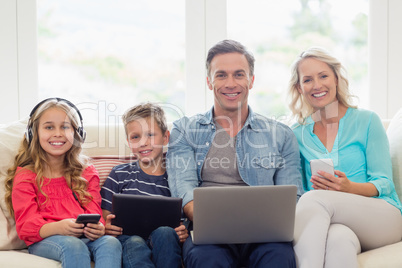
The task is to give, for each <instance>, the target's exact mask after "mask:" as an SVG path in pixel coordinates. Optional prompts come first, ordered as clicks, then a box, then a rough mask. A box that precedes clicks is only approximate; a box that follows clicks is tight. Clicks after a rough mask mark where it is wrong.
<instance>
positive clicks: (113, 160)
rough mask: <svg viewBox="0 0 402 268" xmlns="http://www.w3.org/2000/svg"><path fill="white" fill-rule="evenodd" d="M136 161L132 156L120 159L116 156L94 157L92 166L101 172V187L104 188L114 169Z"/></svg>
mask: <svg viewBox="0 0 402 268" xmlns="http://www.w3.org/2000/svg"><path fill="white" fill-rule="evenodd" d="M134 160H135V159H133V158H132V157H130V156H126V157H118V156H114V155H105V156H94V157H92V164H93V165H94V167H95V168H96V170H97V171H98V172H99V179H100V183H99V184H100V187H102V186H103V183H105V180H106V179H107V177H108V176H109V174H110V171H111V170H112V168H113V167H115V166H117V165H121V164H126V163H131V162H133V161H134Z"/></svg>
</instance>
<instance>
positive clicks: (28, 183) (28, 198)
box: [12, 166, 105, 246]
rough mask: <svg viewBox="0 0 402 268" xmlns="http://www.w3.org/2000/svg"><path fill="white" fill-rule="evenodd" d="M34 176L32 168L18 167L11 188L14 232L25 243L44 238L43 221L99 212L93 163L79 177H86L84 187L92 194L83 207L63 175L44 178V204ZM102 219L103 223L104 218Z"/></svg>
mask: <svg viewBox="0 0 402 268" xmlns="http://www.w3.org/2000/svg"><path fill="white" fill-rule="evenodd" d="M35 177H36V174H35V173H33V172H32V171H30V170H26V169H24V168H21V167H18V168H17V173H16V175H15V177H14V186H13V191H12V201H13V208H14V215H15V221H16V228H17V233H18V236H19V237H20V239H22V240H24V242H25V243H26V244H27V246H29V245H31V244H33V243H35V242H38V241H41V240H42V239H43V238H42V237H41V236H40V235H39V230H40V228H41V227H42V226H43V225H44V224H46V223H51V222H57V221H60V220H63V219H67V218H74V219H75V218H77V216H78V215H79V214H84V213H85V214H93V213H96V214H100V215H102V209H101V207H100V204H101V196H100V186H99V175H98V172H97V171H96V169H95V168H94V166H88V167H87V168H86V169H85V170H84V171H83V172H82V177H83V178H85V179H86V180H87V181H88V190H87V191H88V192H89V193H90V194H91V196H92V197H93V200H92V201H90V202H89V203H87V204H86V205H85V206H84V208H83V207H81V205H80V204H79V203H78V201H77V200H76V199H75V197H74V195H73V192H72V190H71V189H70V188H69V187H68V185H67V182H66V180H65V178H64V177H60V178H52V179H48V178H45V180H44V183H43V186H42V191H43V192H44V193H46V194H47V196H48V201H47V202H46V203H45V204H43V203H44V202H45V200H46V197H45V196H44V195H43V194H42V193H41V192H40V191H39V189H38V187H37V185H36V183H35ZM77 197H78V195H77ZM101 222H102V223H103V224H105V221H104V220H103V218H101Z"/></svg>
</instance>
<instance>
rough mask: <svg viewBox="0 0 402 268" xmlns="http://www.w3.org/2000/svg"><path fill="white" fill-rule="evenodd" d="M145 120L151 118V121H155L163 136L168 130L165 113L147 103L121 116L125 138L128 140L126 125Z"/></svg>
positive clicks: (132, 108)
mask: <svg viewBox="0 0 402 268" xmlns="http://www.w3.org/2000/svg"><path fill="white" fill-rule="evenodd" d="M146 118H152V119H153V120H155V121H156V123H157V125H158V127H159V128H160V129H161V131H162V134H165V132H166V131H167V129H168V128H167V123H166V117H165V112H164V111H163V109H162V107H160V106H159V105H157V104H154V103H150V102H147V103H141V104H139V105H136V106H133V107H131V108H130V109H128V110H127V111H126V112H125V113H124V114H123V117H122V120H123V124H124V130H125V131H126V137H127V138H128V133H127V125H128V124H129V123H130V122H132V121H136V120H139V119H146Z"/></svg>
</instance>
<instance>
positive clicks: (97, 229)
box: [84, 222, 105, 241]
mask: <svg viewBox="0 0 402 268" xmlns="http://www.w3.org/2000/svg"><path fill="white" fill-rule="evenodd" d="M104 234H105V226H104V225H103V224H102V223H101V222H98V223H87V225H86V226H85V228H84V235H85V237H86V238H88V239H89V240H91V241H94V240H96V239H98V238H99V237H101V236H103V235H104Z"/></svg>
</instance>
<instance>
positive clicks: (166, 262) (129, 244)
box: [117, 227, 182, 268]
mask: <svg viewBox="0 0 402 268" xmlns="http://www.w3.org/2000/svg"><path fill="white" fill-rule="evenodd" d="M117 239H119V240H120V242H121V244H122V245H123V268H129V267H141V268H147V267H158V268H161V267H168V268H175V267H182V262H181V247H180V243H179V237H178V236H177V234H176V231H175V230H174V229H173V228H170V227H159V228H158V229H156V230H154V231H153V232H152V233H151V235H150V236H149V239H148V240H147V241H145V240H144V239H143V238H141V237H139V236H136V235H133V236H128V235H120V236H118V237H117Z"/></svg>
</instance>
